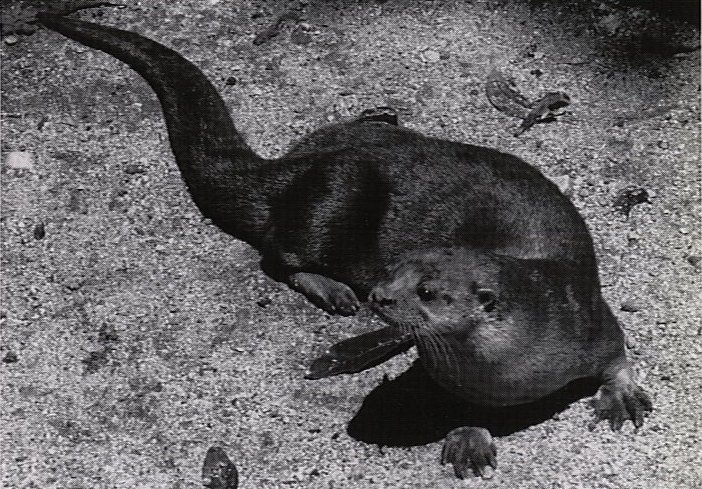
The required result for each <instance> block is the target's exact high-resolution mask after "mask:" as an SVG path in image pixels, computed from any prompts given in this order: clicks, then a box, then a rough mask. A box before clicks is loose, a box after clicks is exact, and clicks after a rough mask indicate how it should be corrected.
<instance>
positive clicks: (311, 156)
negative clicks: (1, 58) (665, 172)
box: [39, 16, 597, 313]
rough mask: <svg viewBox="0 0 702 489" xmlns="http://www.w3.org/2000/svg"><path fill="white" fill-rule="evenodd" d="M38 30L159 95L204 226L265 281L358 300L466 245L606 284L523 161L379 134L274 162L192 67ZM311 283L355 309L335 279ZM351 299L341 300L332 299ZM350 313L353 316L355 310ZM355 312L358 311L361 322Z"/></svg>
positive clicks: (102, 36) (150, 50)
mask: <svg viewBox="0 0 702 489" xmlns="http://www.w3.org/2000/svg"><path fill="white" fill-rule="evenodd" d="M39 21H40V22H41V23H42V24H44V25H45V26H47V27H49V28H50V29H53V30H55V31H57V32H60V33H62V34H64V35H66V36H68V37H70V38H72V39H74V40H76V41H78V42H80V43H82V44H85V45H86V46H90V47H93V48H96V49H100V50H102V51H105V52H106V53H109V54H111V55H113V56H115V57H116V58H118V59H120V60H122V61H124V62H125V63H127V64H128V65H129V66H130V67H131V68H132V69H134V70H135V71H136V72H138V73H139V74H140V75H141V76H143V77H144V78H145V79H146V80H147V82H148V83H149V84H150V86H151V87H152V88H153V90H154V91H155V92H156V94H157V96H158V98H159V100H160V102H161V105H162V108H163V113H164V117H165V120H166V125H167V128H168V134H169V138H170V142H171V147H172V150H173V154H174V156H175V160H176V162H177V164H178V166H179V168H180V170H181V173H182V176H183V179H184V181H185V183H186V185H187V187H188V190H189V192H190V194H191V195H192V198H193V200H194V201H195V203H196V204H197V206H198V208H199V209H200V211H201V212H202V214H203V215H204V216H206V217H209V218H210V219H212V221H213V222H214V224H216V225H217V226H219V227H220V228H221V229H222V230H223V231H225V232H227V233H229V234H231V235H233V236H235V237H237V238H239V239H242V240H244V241H246V242H248V243H250V244H251V245H253V246H254V247H256V248H257V249H258V250H259V251H260V252H261V254H262V257H263V260H262V266H263V268H264V270H265V271H266V273H268V274H269V275H271V276H272V277H274V278H276V279H277V280H281V281H284V282H287V283H289V284H291V286H293V287H295V284H296V283H300V282H299V281H298V282H296V281H295V274H296V273H298V272H305V273H311V274H319V275H320V276H322V277H327V278H329V279H333V281H338V282H341V283H342V284H346V285H348V286H350V288H351V289H352V290H353V291H354V292H355V294H356V295H357V296H358V297H359V298H361V299H362V300H363V299H364V298H365V297H366V295H367V294H368V292H369V291H370V289H371V288H372V287H373V286H374V285H375V284H377V283H378V281H379V280H381V279H383V278H386V277H387V270H388V268H389V267H390V265H391V264H392V263H393V262H395V261H396V260H397V259H398V257H400V256H402V255H403V254H404V253H406V252H408V251H412V250H417V249H426V248H428V247H434V246H464V247H469V248H472V249H478V250H491V251H497V252H500V253H503V254H505V255H511V256H515V257H519V258H548V259H554V260H563V261H568V262H570V263H572V264H573V266H575V267H577V268H579V269H580V270H582V272H583V273H586V274H588V275H589V276H590V277H591V278H592V280H593V281H596V280H597V269H596V263H595V258H594V254H593V251H592V242H591V238H590V235H589V233H588V231H587V229H586V227H585V224H584V222H583V220H582V218H581V217H580V216H579V214H578V213H577V211H576V210H575V208H574V207H573V205H572V204H571V203H570V202H569V201H568V199H567V198H566V197H564V196H563V195H562V194H561V193H560V191H559V190H558V188H557V187H556V186H555V185H554V184H553V183H551V182H550V181H549V180H547V179H546V178H544V176H543V175H542V174H541V173H539V172H538V171H537V170H536V169H534V168H532V167H531V166H529V165H528V164H526V163H525V162H524V161H522V160H521V159H519V158H517V157H515V156H511V155H508V154H504V153H501V152H499V151H496V150H494V149H489V148H483V147H478V146H472V145H467V144H462V143H457V142H449V141H444V140H440V139H436V138H430V137H426V136H422V135H421V134H418V133H416V132H413V131H410V130H408V129H404V128H401V127H396V126H394V125H391V124H385V123H381V122H371V121H365V122H358V121H356V122H349V123H344V124H338V125H332V126H327V127H323V128H321V129H319V130H318V131H316V132H314V133H312V134H311V135H309V136H307V137H306V138H304V139H303V140H302V141H300V142H299V143H298V144H297V145H295V146H294V147H293V149H292V150H291V151H290V152H289V153H288V154H286V155H285V156H283V157H281V158H280V159H277V160H268V159H264V158H261V157H259V156H258V155H256V154H255V153H254V152H253V151H252V150H251V149H250V148H249V146H248V145H247V144H246V142H245V141H244V139H243V137H242V136H241V135H240V134H239V133H237V131H236V129H235V128H234V125H233V123H232V120H231V117H230V116H229V114H228V112H227V109H226V107H225V104H224V102H223V101H222V99H221V97H220V96H219V94H218V93H217V92H216V90H215V88H214V87H213V86H212V85H211V84H210V82H209V81H207V79H206V78H205V77H204V75H203V74H202V73H201V71H200V70H199V69H198V68H197V67H195V66H194V65H193V64H192V63H190V62H188V61H187V60H185V59H183V58H182V57H181V56H180V55H178V54H177V53H175V52H174V51H172V50H170V49H168V48H166V47H164V46H162V45H160V44H158V43H156V42H154V41H151V40H149V39H147V38H144V37H142V36H140V35H138V34H135V33H131V32H126V31H122V30H119V29H115V28H110V27H106V26H101V25H97V24H92V23H88V22H83V21H79V20H72V19H67V18H63V17H52V16H41V17H40V18H39ZM304 283H305V284H309V283H312V285H313V286H314V287H316V288H317V289H322V292H323V293H322V294H321V295H322V296H324V295H325V294H327V293H326V290H328V294H327V295H328V296H329V297H326V296H324V297H321V298H319V297H318V298H317V299H315V298H314V295H315V294H314V293H312V292H310V291H309V290H307V289H305V286H304V284H303V285H300V286H299V287H298V289H300V290H301V291H302V292H303V293H306V294H307V295H308V297H310V298H311V299H312V300H315V301H316V302H317V303H318V304H320V305H321V306H322V307H325V308H326V309H327V310H332V311H333V310H335V309H334V308H335V306H334V305H331V306H330V304H329V302H330V301H331V300H334V299H337V300H338V302H340V303H341V304H340V307H342V308H343V307H344V304H345V303H347V302H348V301H347V298H345V297H343V295H344V294H345V292H344V291H343V290H342V289H343V287H342V288H338V287H337V288H335V286H334V282H332V281H324V280H322V281H315V280H312V281H311V282H310V281H307V282H304ZM338 295H341V296H342V297H341V298H339V297H335V296H338ZM346 312H347V313H348V312H349V310H348V308H346ZM351 312H352V311H351Z"/></svg>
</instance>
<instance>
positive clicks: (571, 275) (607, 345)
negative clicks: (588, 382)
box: [307, 247, 652, 478]
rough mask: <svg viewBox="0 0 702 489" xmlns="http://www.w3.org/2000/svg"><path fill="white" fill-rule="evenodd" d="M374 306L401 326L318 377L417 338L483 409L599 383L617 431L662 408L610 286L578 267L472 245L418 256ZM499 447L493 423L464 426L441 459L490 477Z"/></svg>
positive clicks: (602, 407) (374, 297) (353, 348)
mask: <svg viewBox="0 0 702 489" xmlns="http://www.w3.org/2000/svg"><path fill="white" fill-rule="evenodd" d="M370 305H371V309H372V310H373V311H375V312H376V313H377V314H378V315H379V316H380V317H381V318H382V319H383V320H384V321H385V322H386V323H388V324H389V325H390V326H389V327H387V328H383V329H380V330H378V331H373V332H369V333H365V334H363V335H360V336H357V337H354V338H350V339H347V340H344V341H342V342H340V343H338V344H336V345H334V346H333V347H331V348H330V349H329V350H328V351H327V353H325V355H323V356H322V357H320V358H319V359H317V360H316V361H315V362H314V363H313V364H312V366H311V368H310V370H309V371H308V373H307V378H310V379H319V378H323V377H329V376H331V375H338V374H340V373H354V372H358V371H361V370H365V369H366V368H370V367H372V366H374V365H377V364H379V363H381V362H383V361H385V360H386V359H388V358H390V357H391V356H394V355H396V354H398V353H400V352H402V351H405V350H407V349H409V348H410V347H412V346H413V345H416V346H417V349H418V351H419V358H420V361H421V362H422V364H423V366H424V368H425V369H426V371H427V373H428V374H429V375H430V377H431V378H432V379H433V380H434V381H435V382H436V383H437V384H439V385H440V386H442V387H444V388H445V389H447V390H449V391H450V392H452V393H454V394H456V395H458V396H459V397H461V398H463V399H465V400H466V401H469V402H471V403H473V404H477V405H483V406H495V407H504V406H518V405H522V404H527V403H530V402H534V401H537V400H539V399H543V398H544V397H546V396H548V395H549V394H552V393H554V392H556V391H558V390H559V389H561V388H563V387H565V386H566V385H567V384H569V383H571V382H573V381H575V380H578V379H582V378H598V379H599V380H600V382H601V387H600V388H599V390H598V392H597V394H596V396H595V398H594V400H593V404H594V407H595V414H596V419H609V421H610V424H611V427H612V429H614V430H619V429H620V428H621V426H622V425H623V422H624V420H625V419H627V418H629V419H631V420H632V421H633V423H634V425H635V426H636V427H639V426H641V425H642V424H643V416H644V414H645V413H646V412H648V411H650V410H651V409H652V405H651V401H650V399H649V397H648V395H647V394H646V393H645V392H644V391H643V390H642V389H641V388H640V387H639V386H637V385H636V383H635V379H634V375H633V371H632V368H631V365H630V364H629V362H628V361H627V358H626V351H625V341H624V333H623V331H622V329H621V327H620V326H619V323H618V322H617V320H616V318H615V317H614V315H613V314H612V312H611V310H610V309H609V307H608V305H607V303H606V302H605V301H604V300H603V298H602V296H601V293H600V289H599V285H598V284H597V283H596V282H594V281H593V280H592V277H591V276H589V275H588V274H587V273H583V270H582V269H580V268H579V267H575V266H573V265H572V264H571V263H568V262H563V261H556V260H544V259H520V258H514V257H510V256H504V255H500V254H496V253H492V252H484V251H479V250H475V249H467V248H461V247H453V248H443V249H433V250H426V251H420V252H414V253H409V254H407V255H406V256H404V257H402V259H401V260H400V261H399V262H398V263H397V264H396V265H395V267H393V269H392V270H391V276H390V278H389V279H388V280H386V281H384V282H383V283H380V284H378V285H377V286H376V287H375V288H374V289H373V290H372V291H371V293H370ZM496 454H497V450H496V446H495V443H494V441H493V439H492V436H491V434H490V432H489V431H488V430H487V429H485V428H481V427H468V426H467V427H460V428H456V429H454V430H452V431H451V432H449V433H448V435H447V436H446V439H445V441H444V448H443V451H442V456H441V462H442V463H449V462H450V463H452V464H453V466H454V471H455V474H456V475H457V476H458V477H459V478H464V477H465V476H466V475H467V474H468V473H469V472H470V471H471V470H472V471H473V472H474V473H475V474H477V475H482V476H489V475H490V472H491V470H492V469H494V468H496V466H497V459H496Z"/></svg>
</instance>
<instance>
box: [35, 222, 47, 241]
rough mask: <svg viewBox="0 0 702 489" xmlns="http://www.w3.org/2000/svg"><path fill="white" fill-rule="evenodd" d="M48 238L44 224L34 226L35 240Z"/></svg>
mask: <svg viewBox="0 0 702 489" xmlns="http://www.w3.org/2000/svg"><path fill="white" fill-rule="evenodd" d="M44 236H46V229H44V223H43V222H40V223H39V224H37V225H36V226H34V239H44Z"/></svg>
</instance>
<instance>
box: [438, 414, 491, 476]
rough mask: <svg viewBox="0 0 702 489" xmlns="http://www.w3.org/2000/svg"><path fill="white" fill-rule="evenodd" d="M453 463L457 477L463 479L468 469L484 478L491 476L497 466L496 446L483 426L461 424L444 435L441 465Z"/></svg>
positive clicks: (467, 473)
mask: <svg viewBox="0 0 702 489" xmlns="http://www.w3.org/2000/svg"><path fill="white" fill-rule="evenodd" d="M446 463H451V464H453V471H454V472H455V474H456V477H458V478H459V479H465V478H466V477H467V476H468V475H469V471H470V472H473V473H474V474H475V475H479V476H480V477H482V478H484V479H489V478H490V477H492V474H493V469H496V468H497V447H495V442H494V441H493V439H492V436H491V435H490V432H489V431H488V430H486V429H485V428H475V427H472V426H463V427H461V428H456V429H455V430H452V431H451V432H449V434H448V435H446V439H445V440H444V448H443V450H442V451H441V465H445V464H446Z"/></svg>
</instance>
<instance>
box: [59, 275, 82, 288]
mask: <svg viewBox="0 0 702 489" xmlns="http://www.w3.org/2000/svg"><path fill="white" fill-rule="evenodd" d="M63 285H65V286H66V288H67V289H68V290H78V289H80V288H81V287H82V286H83V281H82V280H80V279H79V278H69V279H68V280H66V281H65V282H64V284H63Z"/></svg>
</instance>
